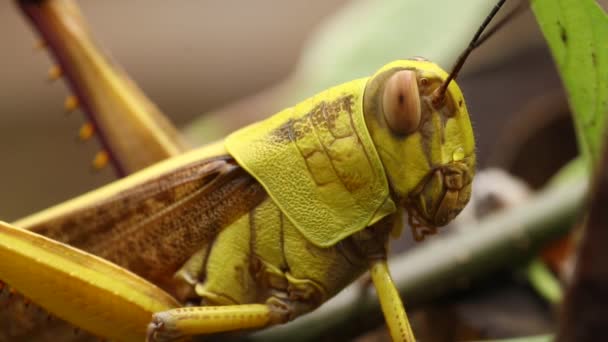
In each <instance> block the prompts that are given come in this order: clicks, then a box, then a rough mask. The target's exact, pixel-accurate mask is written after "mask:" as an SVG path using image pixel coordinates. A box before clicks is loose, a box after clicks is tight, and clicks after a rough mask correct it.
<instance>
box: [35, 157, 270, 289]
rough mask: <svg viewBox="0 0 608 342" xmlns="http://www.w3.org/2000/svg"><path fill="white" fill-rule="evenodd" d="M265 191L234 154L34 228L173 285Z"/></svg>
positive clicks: (166, 285)
mask: <svg viewBox="0 0 608 342" xmlns="http://www.w3.org/2000/svg"><path fill="white" fill-rule="evenodd" d="M265 196H266V194H265V192H264V190H263V189H262V187H261V186H260V185H259V184H258V183H257V181H255V179H253V178H252V177H251V176H250V175H249V174H247V173H246V172H245V171H244V170H242V169H241V168H240V167H239V166H238V165H236V163H235V162H234V161H233V160H232V159H229V158H228V157H226V158H220V159H211V160H205V161H200V162H196V163H194V164H191V165H187V166H184V167H182V168H180V169H178V170H175V171H173V172H171V173H169V174H166V175H163V176H160V177H158V178H157V179H153V180H150V181H148V182H146V183H143V184H140V185H138V186H136V187H135V188H133V189H129V190H127V191H125V192H123V193H121V194H119V195H117V196H114V197H113V198H110V199H108V200H107V201H105V202H104V203H100V204H97V205H94V206H91V207H89V208H84V209H82V210H80V211H79V212H76V213H71V214H69V215H67V216H66V217H60V218H58V219H56V220H54V221H51V222H47V223H46V224H44V225H41V226H36V227H31V229H32V231H35V232H37V233H40V234H43V235H45V236H48V237H50V238H53V239H55V240H58V241H62V242H65V243H68V244H70V245H72V246H75V247H77V248H80V249H83V250H86V251H88V252H91V253H94V254H96V255H99V256H101V257H103V258H105V259H108V260H110V261H112V262H114V263H116V264H118V265H120V266H122V267H125V268H128V269H129V270H131V271H133V272H135V273H137V274H139V275H141V276H142V277H144V278H146V279H148V280H150V281H152V282H155V283H157V284H160V285H161V286H162V287H164V288H165V289H167V290H169V291H172V289H171V285H170V284H171V282H172V280H171V277H172V275H173V273H174V272H175V271H177V269H179V267H180V266H181V265H182V264H183V263H184V262H185V261H186V260H187V259H188V257H190V256H191V255H192V254H193V253H194V252H196V251H197V250H198V249H199V248H200V246H202V245H203V244H204V243H205V242H206V241H209V240H211V239H213V238H214V237H215V236H216V235H217V233H218V232H219V231H220V230H221V229H222V228H223V227H225V226H227V225H228V224H230V223H232V222H233V221H234V220H236V219H237V218H238V217H240V216H241V215H242V214H243V213H246V212H247V211H249V210H250V209H251V208H252V207H254V206H256V205H257V204H258V203H260V202H261V201H262V200H263V199H264V198H265Z"/></svg>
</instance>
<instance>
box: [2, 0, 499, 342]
mask: <svg viewBox="0 0 608 342" xmlns="http://www.w3.org/2000/svg"><path fill="white" fill-rule="evenodd" d="M504 1H505V0H502V1H500V2H499V4H498V5H497V6H496V7H495V8H494V10H493V11H492V13H491V14H490V15H489V16H488V18H486V21H485V22H484V23H483V25H482V26H481V28H480V30H479V31H478V33H477V34H476V35H475V37H474V38H473V40H472V42H471V44H470V45H469V48H468V49H467V50H466V51H465V53H463V55H462V56H461V58H460V59H459V61H458V63H457V64H456V66H455V68H454V70H453V71H452V72H451V73H450V74H448V73H446V72H445V71H443V70H442V69H441V68H439V67H438V66H437V65H435V64H434V63H431V62H429V61H426V60H422V59H412V60H400V61H395V62H392V63H389V64H387V65H385V66H384V67H382V68H381V69H380V70H378V71H377V72H376V73H375V74H374V75H373V76H371V77H367V78H362V79H358V80H354V81H351V82H348V83H345V84H342V85H338V86H336V87H334V88H331V89H328V90H326V91H324V92H322V93H319V94H317V95H315V96H313V97H311V98H309V99H307V100H304V101H302V102H301V103H300V104H297V105H295V106H294V107H291V108H287V109H285V110H283V111H281V112H280V113H278V114H276V115H274V116H272V117H270V118H268V119H266V120H264V121H261V122H259V123H256V124H253V125H251V126H248V127H245V128H243V129H241V130H238V131H236V132H234V133H232V134H231V135H229V136H228V137H227V138H226V139H225V140H223V141H219V142H217V143H214V144H211V145H209V146H205V147H202V148H198V149H194V150H192V151H188V152H184V151H185V150H186V149H187V148H186V147H185V144H183V143H182V142H181V140H180V139H179V137H178V135H177V133H176V132H175V130H174V129H173V128H172V126H171V125H170V124H169V123H168V121H167V120H166V119H165V118H164V117H163V116H162V114H161V113H160V112H159V111H158V110H157V109H156V108H155V107H154V106H153V105H152V104H151V102H149V101H148V100H147V99H146V98H145V96H144V95H143V94H142V93H141V92H140V91H139V89H138V88H137V87H136V86H135V85H134V84H133V83H131V81H130V80H129V79H128V78H127V77H126V76H125V75H124V74H123V73H122V72H121V71H120V70H119V69H117V67H116V66H114V65H113V64H112V63H111V62H110V61H109V60H108V59H107V58H106V57H105V56H103V55H102V54H101V53H99V51H98V50H97V48H96V47H95V45H94V44H93V43H92V42H91V39H90V37H89V35H88V32H87V31H86V29H84V27H85V26H84V22H83V19H82V17H81V15H80V13H79V11H78V8H77V7H76V5H75V4H74V3H73V2H72V1H70V0H40V1H32V0H28V1H25V0H22V1H19V2H18V3H19V6H20V7H21V9H22V10H23V11H24V13H25V14H26V15H28V16H29V17H30V19H31V21H32V22H33V24H34V25H35V27H36V28H38V30H39V31H40V33H41V34H42V36H43V38H44V40H45V42H46V43H47V44H48V46H49V47H50V49H51V50H52V52H53V53H54V54H55V57H56V59H57V60H58V62H59V65H60V66H61V70H58V71H56V73H57V74H62V75H65V77H66V78H67V80H68V82H69V83H70V85H71V87H72V89H73V90H74V92H75V97H73V98H70V99H69V100H68V102H67V106H68V107H76V106H80V107H82V108H83V110H84V111H85V112H86V113H88V114H89V115H91V118H92V119H93V124H94V127H95V129H96V130H97V131H98V132H99V135H100V138H101V141H102V144H103V145H104V146H105V147H106V148H107V150H108V154H104V155H100V156H98V162H99V163H100V164H102V163H103V162H104V161H105V160H110V161H113V162H114V163H115V165H117V166H118V168H119V171H120V172H121V173H123V174H129V175H128V176H127V177H125V178H123V179H121V180H118V181H116V182H114V183H112V184H110V185H107V186H105V187H102V188H100V189H98V190H95V191H92V192H90V193H88V194H85V195H83V196H80V197H78V198H75V199H73V200H71V201H68V202H66V203H63V204H60V205H58V206H55V207H52V208H50V209H47V210H45V211H43V212H40V213H37V214H35V215H32V216H30V217H27V218H24V219H22V220H19V221H17V222H14V223H13V224H8V223H0V260H3V261H2V263H1V264H0V280H2V281H3V282H4V283H6V284H8V285H9V286H10V287H11V288H13V289H15V290H16V292H18V293H19V294H20V295H23V296H24V297H25V298H28V299H29V300H31V301H32V302H33V303H35V304H36V305H38V306H40V307H41V308H43V309H45V310H46V311H48V312H50V313H52V314H53V315H56V316H57V317H59V318H61V319H63V320H65V321H67V322H69V323H71V324H73V325H75V326H77V327H80V328H82V329H83V330H85V331H88V332H90V333H92V334H94V335H98V336H102V337H105V338H109V339H112V340H124V341H127V340H129V341H130V340H143V339H145V338H147V339H148V340H151V341H169V340H178V339H182V338H184V337H188V336H193V335H199V334H212V333H217V332H227V331H238V330H246V329H260V328H264V327H268V326H271V325H275V324H281V323H285V322H288V321H290V320H292V319H295V318H296V317H298V316H300V315H302V314H305V313H308V312H310V311H312V310H314V309H315V308H317V307H318V306H319V305H321V304H322V303H323V302H325V301H326V300H328V299H329V298H331V297H332V296H334V295H335V294H337V293H338V292H339V291H340V290H341V289H343V288H344V287H345V286H346V285H348V284H349V283H351V282H352V281H354V280H355V279H356V278H357V277H358V276H360V275H361V274H362V273H364V272H365V271H367V270H369V271H370V274H371V278H372V281H373V284H374V286H375V287H376V290H377V293H378V297H379V300H380V303H381V307H382V310H383V312H384V315H385V318H386V322H387V325H388V328H389V331H390V334H391V337H392V338H393V340H395V341H414V335H413V333H412V331H411V328H410V325H409V322H408V320H407V316H406V314H405V311H404V308H403V304H402V302H401V299H400V297H399V294H398V293H397V291H396V289H395V287H394V285H393V283H392V280H391V277H390V274H389V271H388V268H387V264H386V258H387V243H388V241H389V238H390V236H391V235H392V236H398V235H399V233H400V231H401V228H402V223H401V217H402V215H403V214H404V211H407V213H408V218H409V224H410V226H411V228H412V233H413V235H414V237H415V238H416V239H417V240H421V239H422V238H424V236H425V235H426V234H431V233H434V232H435V230H436V228H437V227H439V226H443V225H445V224H447V223H448V222H449V221H450V220H452V219H453V218H454V217H455V216H456V215H457V214H458V213H459V212H460V211H461V210H462V209H463V207H464V206H465V205H466V203H467V202H468V200H469V197H470V194H471V182H472V178H473V175H474V168H475V144H474V138H473V131H472V128H471V124H470V121H469V115H468V112H467V109H466V105H465V102H464V98H463V95H462V93H461V91H460V89H459V87H458V85H457V84H456V83H455V82H452V80H453V79H454V78H455V77H456V75H457V73H458V70H459V69H460V67H461V66H462V64H463V63H464V61H465V59H466V57H467V56H468V54H469V53H470V52H471V51H472V50H473V48H474V47H475V46H476V44H477V42H478V40H479V38H480V35H481V33H482V31H483V29H484V28H485V26H486V25H487V24H488V23H489V21H490V20H491V18H492V17H493V16H494V14H496V12H497V11H498V10H499V8H500V6H502V4H503V3H504ZM113 115H114V116H113ZM117 119H120V120H122V121H121V126H122V129H114V126H116V125H115V122H113V121H114V120H117ZM133 141H136V142H135V143H134V142H133ZM137 142H139V146H137V144H138V143H137ZM141 145H143V147H144V150H143V151H141V152H135V150H136V149H137V148H142V146H141ZM163 160H164V161H163ZM152 164H153V165H152ZM149 165H152V166H149ZM140 169H142V170H140ZM138 170H140V171H138ZM20 295H19V296H15V297H13V299H12V300H9V303H8V306H7V308H6V309H3V310H4V313H2V312H0V317H1V318H2V323H0V324H2V330H1V332H0V340H2V339H7V340H10V339H19V340H25V339H28V340H42V339H55V338H56V339H59V338H63V337H65V335H62V334H63V333H64V331H63V330H62V329H63V326H62V325H61V323H58V322H50V323H49V322H47V320H46V314H42V315H38V314H35V313H32V310H28V308H27V304H26V302H25V301H24V300H21V299H22V298H21V297H20ZM72 337H73V336H72Z"/></svg>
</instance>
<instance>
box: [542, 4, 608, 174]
mask: <svg viewBox="0 0 608 342" xmlns="http://www.w3.org/2000/svg"><path fill="white" fill-rule="evenodd" d="M532 9H533V11H534V14H535V15H536V19H537V21H538V24H539V26H540V28H541V30H542V32H543V34H544V35H545V38H546V40H547V42H548V44H549V47H550V48H551V52H552V54H553V58H554V59H555V62H556V64H557V67H558V69H559V72H560V75H561V78H562V81H563V82H564V85H565V87H566V90H567V91H568V96H569V101H570V107H571V109H572V112H573V113H574V121H575V125H576V131H577V136H578V141H579V147H580V149H581V153H582V155H583V157H584V158H585V159H586V162H587V165H588V166H589V169H590V170H591V169H592V168H593V166H594V165H597V163H598V161H599V158H600V153H601V148H602V141H603V134H604V133H603V132H604V127H605V117H606V115H608V43H607V42H608V40H607V38H608V17H607V16H606V13H605V12H604V11H603V9H602V8H601V7H600V6H599V5H598V4H597V3H596V2H595V1H593V0H532Z"/></svg>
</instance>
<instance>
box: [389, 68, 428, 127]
mask: <svg viewBox="0 0 608 342" xmlns="http://www.w3.org/2000/svg"><path fill="white" fill-rule="evenodd" d="M382 107H383V112H384V118H385V119H386V122H387V123H388V126H389V127H390V129H391V130H392V131H393V132H395V133H397V134H403V135H405V134H410V133H412V132H414V131H416V130H417V129H418V125H419V124H420V94H419V93H418V83H417V81H416V73H415V72H414V71H412V70H401V71H398V72H396V73H395V74H394V75H393V76H391V77H390V78H389V80H388V82H387V83H386V86H385V88H384V94H383V96H382Z"/></svg>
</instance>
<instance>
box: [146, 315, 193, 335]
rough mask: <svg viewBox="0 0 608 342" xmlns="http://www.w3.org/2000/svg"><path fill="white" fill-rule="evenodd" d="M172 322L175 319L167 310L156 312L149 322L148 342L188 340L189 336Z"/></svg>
mask: <svg viewBox="0 0 608 342" xmlns="http://www.w3.org/2000/svg"><path fill="white" fill-rule="evenodd" d="M172 323H174V322H173V319H172V317H171V315H169V314H168V313H167V312H166V311H165V312H159V313H156V314H154V315H153V316H152V321H151V322H150V324H148V329H147V332H146V342H168V341H187V340H188V338H187V337H185V336H184V335H183V334H181V333H180V332H179V331H178V329H177V327H176V326H175V324H172Z"/></svg>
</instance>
